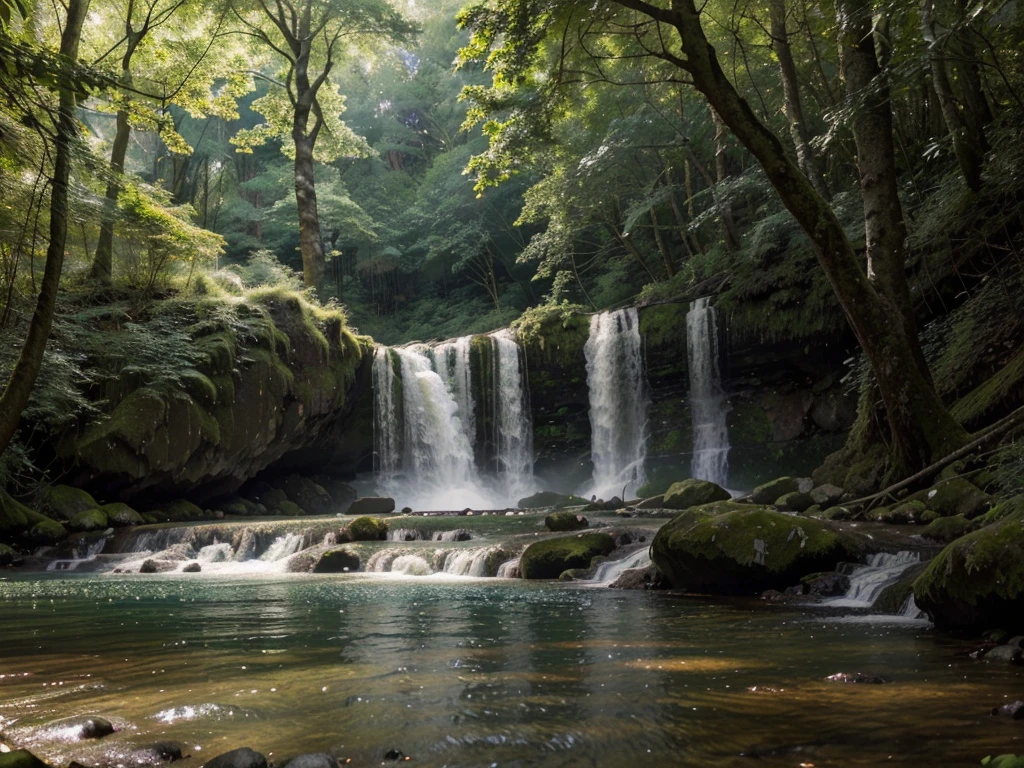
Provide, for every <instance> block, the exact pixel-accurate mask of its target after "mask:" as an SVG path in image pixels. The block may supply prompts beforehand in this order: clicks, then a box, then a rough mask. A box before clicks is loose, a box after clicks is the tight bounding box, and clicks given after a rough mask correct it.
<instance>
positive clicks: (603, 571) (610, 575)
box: [588, 547, 651, 586]
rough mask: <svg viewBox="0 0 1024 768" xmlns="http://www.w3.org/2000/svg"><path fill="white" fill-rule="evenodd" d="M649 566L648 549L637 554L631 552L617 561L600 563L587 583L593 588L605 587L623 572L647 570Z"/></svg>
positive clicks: (649, 553) (649, 551) (649, 552)
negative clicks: (637, 569) (639, 569)
mask: <svg viewBox="0 0 1024 768" xmlns="http://www.w3.org/2000/svg"><path fill="white" fill-rule="evenodd" d="M649 565H651V550H650V548H649V547H644V548H643V549H641V550H639V551H638V552H633V553H632V554H628V555H626V556H625V557H622V558H619V559H618V560H610V561H605V562H603V563H601V564H600V565H598V566H597V570H596V571H594V575H593V576H592V577H591V578H590V579H589V580H588V581H589V582H590V583H592V584H594V585H595V586H606V585H608V584H611V583H613V582H614V581H615V580H616V579H618V578H619V576H621V575H622V573H623V572H624V571H630V570H632V569H634V568H647V567H648V566H649Z"/></svg>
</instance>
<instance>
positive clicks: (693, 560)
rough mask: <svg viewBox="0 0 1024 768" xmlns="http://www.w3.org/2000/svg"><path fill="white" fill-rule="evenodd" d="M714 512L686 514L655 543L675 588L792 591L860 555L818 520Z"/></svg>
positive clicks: (758, 511) (656, 556) (765, 512)
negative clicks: (810, 577)
mask: <svg viewBox="0 0 1024 768" xmlns="http://www.w3.org/2000/svg"><path fill="white" fill-rule="evenodd" d="M730 506H738V505H730ZM714 512H715V511H714V510H713V509H709V508H703V509H702V508H697V509H694V510H690V512H689V513H688V514H687V513H684V514H683V515H680V516H678V517H676V518H674V519H673V520H672V521H670V522H669V523H668V524H667V525H665V526H664V527H662V528H661V530H659V531H658V533H657V535H656V536H655V537H654V542H653V544H652V546H651V558H652V560H653V561H654V564H655V565H656V566H657V567H658V570H659V571H660V572H661V573H663V574H665V576H666V578H667V579H668V581H669V583H670V584H671V585H672V586H673V587H676V588H679V589H686V590H689V591H691V592H711V593H720V594H756V593H759V592H763V591H764V590H767V589H780V588H784V587H788V586H791V585H794V584H796V583H798V582H799V581H800V579H801V578H802V577H804V576H806V575H808V574H811V573H816V572H819V571H829V570H833V569H834V568H835V566H836V564H837V563H839V562H840V561H844V560H846V561H849V560H854V559H856V558H857V557H858V556H859V554H860V546H859V544H858V543H857V542H856V541H855V540H854V539H853V538H852V537H850V536H848V535H846V534H844V533H843V532H841V531H839V530H837V529H835V528H834V527H832V526H830V525H829V524H828V523H825V522H823V521H820V520H813V519H806V518H799V519H794V518H793V517H790V516H788V515H784V514H782V513H780V512H775V511H773V510H770V509H768V508H766V507H753V508H751V507H747V508H746V509H732V510H730V511H725V512H724V513H723V514H715V513H714Z"/></svg>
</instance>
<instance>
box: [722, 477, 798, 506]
mask: <svg viewBox="0 0 1024 768" xmlns="http://www.w3.org/2000/svg"><path fill="white" fill-rule="evenodd" d="M799 491H800V481H799V480H797V479H796V478H795V477H778V478H776V479H775V480H771V481H769V482H767V483H765V484H764V485H759V486H757V488H755V489H754V490H753V492H752V493H751V494H750V500H751V501H753V502H754V503H755V504H774V503H775V502H776V501H778V500H779V499H780V498H781V497H783V496H785V495H786V494H787V493H797V492H799ZM712 501H717V499H712ZM814 503H818V502H814ZM807 506H810V504H808V505H807Z"/></svg>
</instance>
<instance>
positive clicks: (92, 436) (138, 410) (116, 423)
mask: <svg viewBox="0 0 1024 768" xmlns="http://www.w3.org/2000/svg"><path fill="white" fill-rule="evenodd" d="M166 413H167V404H166V402H165V401H164V398H163V397H162V396H161V395H160V393H158V392H156V391H155V390H152V389H148V388H143V389H137V390H135V391H134V392H132V393H131V394H130V395H128V397H126V398H125V399H124V400H122V401H121V402H120V403H119V404H118V406H117V407H116V408H115V409H114V412H113V413H111V414H110V415H109V416H107V417H105V418H103V419H102V420H101V421H99V422H98V423H96V424H93V425H92V426H90V427H88V428H87V429H86V431H85V434H84V435H83V436H82V439H81V440H80V441H79V444H78V447H79V450H85V449H87V448H89V447H90V446H92V445H96V446H97V450H101V451H102V450H104V446H103V443H105V442H106V441H109V440H115V439H116V440H120V441H122V442H124V443H125V444H126V445H127V446H128V447H130V448H132V449H134V450H135V451H136V452H139V453H142V449H143V448H144V447H145V445H146V443H147V442H148V441H149V439H150V438H151V437H152V434H153V430H154V429H156V427H158V426H159V425H160V424H163V423H164V418H165V416H166Z"/></svg>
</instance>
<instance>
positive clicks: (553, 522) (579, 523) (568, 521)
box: [544, 512, 590, 532]
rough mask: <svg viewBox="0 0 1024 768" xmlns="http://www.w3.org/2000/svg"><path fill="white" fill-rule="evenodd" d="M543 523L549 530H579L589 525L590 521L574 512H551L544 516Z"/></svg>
mask: <svg viewBox="0 0 1024 768" xmlns="http://www.w3.org/2000/svg"><path fill="white" fill-rule="evenodd" d="M544 525H545V526H546V527H547V529H548V530H549V531H555V532H561V531H579V530H582V529H583V528H586V527H587V526H589V525H590V522H589V521H588V520H587V518H585V517H584V516H583V515H577V514H576V513H575V512H552V513H551V514H550V515H548V516H547V517H545V518H544Z"/></svg>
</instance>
